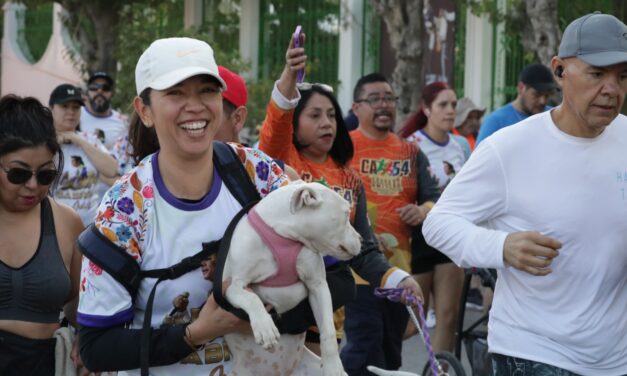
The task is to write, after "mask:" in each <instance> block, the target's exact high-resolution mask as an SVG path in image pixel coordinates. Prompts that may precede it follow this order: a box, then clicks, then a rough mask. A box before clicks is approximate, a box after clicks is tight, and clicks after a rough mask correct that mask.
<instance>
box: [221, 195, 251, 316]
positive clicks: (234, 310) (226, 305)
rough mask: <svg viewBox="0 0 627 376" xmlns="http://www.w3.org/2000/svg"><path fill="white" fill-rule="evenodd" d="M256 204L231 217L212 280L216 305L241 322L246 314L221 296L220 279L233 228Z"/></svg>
mask: <svg viewBox="0 0 627 376" xmlns="http://www.w3.org/2000/svg"><path fill="white" fill-rule="evenodd" d="M256 204H257V202H256V201H255V202H252V203H250V204H248V205H246V206H244V208H242V210H240V211H239V213H237V215H235V217H233V219H232V220H231V223H229V226H228V227H227V228H226V231H225V232H224V236H223V237H222V241H221V242H220V248H219V251H218V258H217V260H216V271H215V275H214V278H213V291H212V293H213V297H214V299H215V300H216V303H218V305H219V306H220V307H222V309H224V310H226V311H228V312H231V313H232V314H234V315H235V316H237V317H239V318H240V319H242V320H248V314H247V313H246V311H244V310H243V309H241V308H235V307H233V305H231V303H229V302H228V301H227V300H226V298H225V297H224V295H222V278H223V274H224V265H225V264H226V257H227V255H228V253H229V247H230V246H231V239H232V238H233V232H234V231H235V227H236V226H237V224H238V223H239V221H241V220H242V218H243V217H244V216H245V215H246V214H248V212H249V211H250V209H252V208H253V206H255V205H256Z"/></svg>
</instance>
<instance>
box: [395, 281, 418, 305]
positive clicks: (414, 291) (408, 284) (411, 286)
mask: <svg viewBox="0 0 627 376" xmlns="http://www.w3.org/2000/svg"><path fill="white" fill-rule="evenodd" d="M396 287H397V288H399V289H403V295H402V296H401V302H402V303H403V304H407V296H408V295H413V296H414V298H416V299H417V300H418V301H419V302H423V301H424V297H423V295H422V289H421V288H420V285H419V284H418V282H416V280H415V279H414V278H413V277H412V276H409V277H406V278H405V279H403V280H402V281H400V282H399V283H398V286H396Z"/></svg>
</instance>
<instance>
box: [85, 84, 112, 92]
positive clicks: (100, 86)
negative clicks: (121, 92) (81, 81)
mask: <svg viewBox="0 0 627 376" xmlns="http://www.w3.org/2000/svg"><path fill="white" fill-rule="evenodd" d="M87 90H89V91H98V90H102V91H111V85H109V84H89V86H87Z"/></svg>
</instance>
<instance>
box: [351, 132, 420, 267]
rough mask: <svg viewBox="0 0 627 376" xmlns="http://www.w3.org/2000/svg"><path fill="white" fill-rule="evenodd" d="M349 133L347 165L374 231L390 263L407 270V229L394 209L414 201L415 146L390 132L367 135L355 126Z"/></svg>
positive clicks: (415, 194)
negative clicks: (357, 181) (359, 182)
mask: <svg viewBox="0 0 627 376" xmlns="http://www.w3.org/2000/svg"><path fill="white" fill-rule="evenodd" d="M350 135H351V138H352V140H353V144H354V146H355V156H354V157H353V160H352V162H351V166H352V167H353V168H354V169H355V170H357V172H358V173H359V175H360V176H361V180H362V181H363V184H364V188H365V189H366V197H367V200H368V217H370V220H371V221H372V224H373V227H374V232H375V234H377V235H379V236H380V237H381V238H382V239H383V240H384V241H385V242H386V243H387V246H388V248H389V249H390V250H388V251H386V253H385V256H386V257H387V258H388V260H389V261H390V264H391V265H393V266H397V267H399V268H401V269H403V270H405V271H406V272H411V247H410V238H411V229H410V226H408V225H406V224H405V223H404V222H403V221H402V220H401V218H400V216H399V214H398V213H397V212H396V209H398V208H401V207H403V206H406V205H407V204H415V203H416V197H417V193H418V179H417V172H416V159H417V156H418V148H417V147H416V145H415V144H413V143H409V142H406V141H404V140H401V139H400V138H399V137H398V136H397V135H395V134H393V133H390V134H389V135H388V136H387V137H386V138H385V139H384V140H374V139H370V138H368V137H366V136H365V135H364V134H363V133H362V132H361V131H360V130H359V129H357V130H355V131H353V132H351V133H350Z"/></svg>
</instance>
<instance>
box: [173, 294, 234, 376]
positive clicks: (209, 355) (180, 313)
mask: <svg viewBox="0 0 627 376" xmlns="http://www.w3.org/2000/svg"><path fill="white" fill-rule="evenodd" d="M188 306H189V292H187V291H185V292H183V293H181V294H179V295H177V296H176V297H175V298H174V299H173V300H172V310H171V311H170V313H169V314H168V315H166V316H165V317H164V318H163V320H162V321H161V323H162V324H166V325H176V324H189V323H192V322H194V321H195V320H196V319H197V318H198V315H199V314H200V310H201V308H200V307H198V308H189V307H188ZM202 355H204V356H202ZM229 360H231V352H230V351H229V347H228V345H227V344H226V342H223V343H210V344H208V345H207V346H206V347H205V349H204V350H202V351H200V352H192V353H191V354H189V355H188V356H187V357H185V358H184V359H183V360H181V361H180V363H181V364H198V365H201V364H214V363H222V362H223V361H229ZM220 367H221V368H220V369H219V370H218V369H217V368H216V369H214V370H212V371H211V372H210V373H209V374H216V375H220V374H221V373H215V372H218V371H219V372H223V371H224V366H222V365H220Z"/></svg>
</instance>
